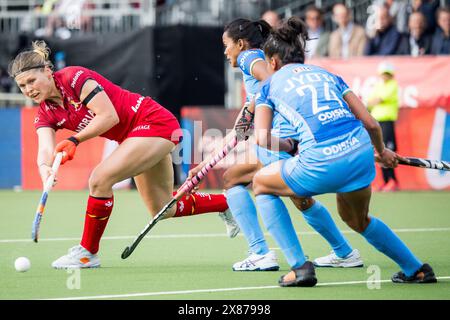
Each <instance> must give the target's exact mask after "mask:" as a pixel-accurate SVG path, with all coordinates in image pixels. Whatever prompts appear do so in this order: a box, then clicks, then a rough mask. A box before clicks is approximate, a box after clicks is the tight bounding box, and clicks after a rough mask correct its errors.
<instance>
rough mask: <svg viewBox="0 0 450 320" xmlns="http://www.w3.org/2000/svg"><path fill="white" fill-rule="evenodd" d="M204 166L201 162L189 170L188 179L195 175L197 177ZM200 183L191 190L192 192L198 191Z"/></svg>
mask: <svg viewBox="0 0 450 320" xmlns="http://www.w3.org/2000/svg"><path fill="white" fill-rule="evenodd" d="M202 168H203V164H199V165H198V166H196V167H195V168H192V169H191V170H189V172H188V176H187V178H186V180H191V179H192V178H193V177H195V176H196V175H197V173H199V172H200V170H202ZM198 188H199V187H198V184H197V185H196V186H195V187H194V188H193V189H192V190H191V193H193V192H197V190H198Z"/></svg>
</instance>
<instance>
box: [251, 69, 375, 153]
mask: <svg viewBox="0 0 450 320" xmlns="http://www.w3.org/2000/svg"><path fill="white" fill-rule="evenodd" d="M349 91H350V89H349V87H348V86H347V84H346V83H345V82H344V80H342V78H341V77H339V76H336V75H334V74H332V73H329V72H328V71H326V70H324V69H322V68H320V67H317V66H313V65H304V64H288V65H285V66H283V67H282V68H281V69H280V70H279V71H277V72H276V73H275V74H273V75H272V77H271V78H270V79H268V80H266V81H265V82H264V84H263V85H262V88H261V90H260V93H258V95H257V97H256V106H257V107H261V106H266V107H269V108H271V109H272V110H273V112H274V113H277V112H278V113H279V114H280V115H282V116H283V118H284V119H285V120H287V121H288V122H289V123H290V124H291V125H292V126H293V127H294V128H295V129H296V131H297V137H296V139H297V140H299V141H300V144H299V149H300V153H301V157H302V158H304V159H305V160H306V159H309V160H314V161H323V160H329V159H333V158H337V157H340V156H342V155H344V154H346V153H348V152H349V151H351V150H355V149H357V148H359V147H360V146H362V145H366V144H368V143H370V138H369V136H368V134H367V132H366V131H365V129H364V128H363V127H362V124H361V122H360V121H359V120H358V119H356V118H355V116H354V115H353V113H352V112H351V111H350V109H349V107H348V105H347V104H346V102H345V100H344V99H343V97H344V95H345V94H346V93H348V92H349Z"/></svg>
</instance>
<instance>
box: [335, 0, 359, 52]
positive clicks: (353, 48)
mask: <svg viewBox="0 0 450 320" xmlns="http://www.w3.org/2000/svg"><path fill="white" fill-rule="evenodd" d="M333 20H334V22H336V24H337V25H338V29H336V30H335V31H333V32H332V33H331V35H330V43H329V46H328V54H329V56H330V57H333V58H344V59H346V58H350V57H355V56H362V55H363V53H364V47H365V45H366V34H365V31H364V28H363V27H361V26H359V25H356V24H355V23H353V21H352V16H351V12H350V10H349V9H348V8H347V7H346V6H345V5H343V4H341V3H338V4H335V5H334V7H333Z"/></svg>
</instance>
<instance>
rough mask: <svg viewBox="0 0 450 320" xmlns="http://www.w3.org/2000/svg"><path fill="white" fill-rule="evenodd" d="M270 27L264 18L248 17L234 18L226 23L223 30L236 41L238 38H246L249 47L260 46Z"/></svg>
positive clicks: (265, 38)
mask: <svg viewBox="0 0 450 320" xmlns="http://www.w3.org/2000/svg"><path fill="white" fill-rule="evenodd" d="M271 30H272V27H271V26H270V25H269V24H268V23H267V22H266V21H264V20H258V21H251V20H248V19H242V18H239V19H236V20H233V21H232V22H230V23H229V24H227V25H226V26H225V28H224V30H223V31H224V32H226V33H227V34H228V36H229V37H230V38H231V39H233V41H234V42H237V41H238V40H239V39H242V40H246V41H247V42H248V43H249V45H250V47H251V48H262V46H263V44H264V42H266V40H267V37H268V36H269V35H270V31H271Z"/></svg>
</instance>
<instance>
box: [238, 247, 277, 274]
mask: <svg viewBox="0 0 450 320" xmlns="http://www.w3.org/2000/svg"><path fill="white" fill-rule="evenodd" d="M278 269H280V266H279V265H278V261H277V256H276V255H275V251H269V252H268V253H266V254H256V253H251V254H250V255H249V256H248V257H247V258H246V259H245V260H242V261H239V262H236V263H235V264H233V271H278Z"/></svg>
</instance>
